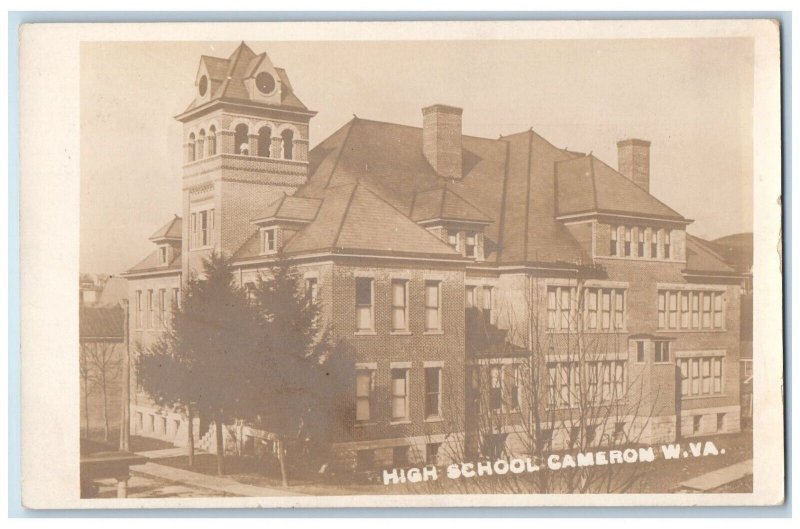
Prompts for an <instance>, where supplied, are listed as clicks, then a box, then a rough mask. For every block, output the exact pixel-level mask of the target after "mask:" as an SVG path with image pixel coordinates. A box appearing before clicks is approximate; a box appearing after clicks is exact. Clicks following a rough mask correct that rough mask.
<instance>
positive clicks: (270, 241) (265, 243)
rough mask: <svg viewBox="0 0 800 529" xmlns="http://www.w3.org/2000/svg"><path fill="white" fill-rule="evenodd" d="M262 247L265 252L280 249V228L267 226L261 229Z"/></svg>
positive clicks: (273, 251)
mask: <svg viewBox="0 0 800 529" xmlns="http://www.w3.org/2000/svg"><path fill="white" fill-rule="evenodd" d="M261 248H262V252H263V253H275V252H277V251H278V228H266V229H264V230H262V231H261Z"/></svg>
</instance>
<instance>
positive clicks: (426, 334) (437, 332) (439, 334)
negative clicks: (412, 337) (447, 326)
mask: <svg viewBox="0 0 800 529" xmlns="http://www.w3.org/2000/svg"><path fill="white" fill-rule="evenodd" d="M422 334H423V336H441V335H443V334H444V331H443V330H441V329H440V330H438V331H425V332H423V333H422Z"/></svg>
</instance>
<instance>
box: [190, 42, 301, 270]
mask: <svg viewBox="0 0 800 529" xmlns="http://www.w3.org/2000/svg"><path fill="white" fill-rule="evenodd" d="M194 88H195V96H194V99H193V101H192V102H191V104H190V105H189V106H188V108H187V109H186V110H184V111H183V112H182V113H181V114H179V115H178V116H176V118H175V119H177V120H178V121H180V122H181V123H183V138H184V143H183V151H184V152H183V218H184V219H186V220H185V221H184V222H183V241H182V260H183V277H184V278H188V277H190V274H193V273H198V272H200V271H201V270H202V259H203V258H204V257H206V256H207V255H208V254H209V253H210V252H211V251H212V250H216V251H218V252H223V253H226V254H228V255H232V254H233V253H234V252H236V250H238V249H239V247H241V245H242V244H243V243H244V242H245V241H246V240H247V239H248V238H249V237H250V236H251V235H252V233H253V230H254V228H253V225H252V224H251V223H250V221H251V220H253V219H254V218H255V217H256V216H257V214H258V213H259V212H260V211H261V210H262V209H263V208H264V207H266V206H267V205H268V204H270V203H271V202H274V201H275V200H277V199H278V198H279V197H280V196H282V195H283V194H284V193H285V194H289V195H291V194H293V193H294V192H295V191H296V190H297V188H298V187H299V186H301V185H303V184H304V183H305V182H306V180H307V179H308V128H309V127H308V124H309V121H310V120H311V118H312V117H314V115H316V112H314V111H311V110H309V109H308V108H306V106H305V105H304V104H303V103H302V102H301V101H300V99H298V97H297V96H296V95H295V93H294V90H293V89H292V85H291V83H290V82H289V77H288V76H287V75H286V72H285V71H284V70H283V69H282V68H277V67H275V65H273V64H272V61H271V60H270V58H269V57H268V56H267V54H266V53H261V54H259V55H256V53H255V52H253V50H251V49H250V48H249V47H248V46H247V45H246V44H245V43H244V42H242V43H241V44H240V45H239V46H238V47H237V48H236V50H235V51H234V52H233V54H232V55H231V56H230V57H228V58H227V59H224V58H220V57H210V56H207V55H203V56H201V57H200V64H199V66H198V69H197V75H196V76H195V81H194Z"/></svg>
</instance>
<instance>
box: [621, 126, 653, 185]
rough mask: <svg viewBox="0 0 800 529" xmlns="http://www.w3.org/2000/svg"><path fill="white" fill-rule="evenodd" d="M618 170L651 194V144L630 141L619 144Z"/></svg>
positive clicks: (634, 140) (635, 140)
mask: <svg viewBox="0 0 800 529" xmlns="http://www.w3.org/2000/svg"><path fill="white" fill-rule="evenodd" d="M617 168H618V170H619V172H620V173H622V174H623V175H625V177H627V178H628V180H630V181H631V182H633V183H634V184H636V185H637V186H639V187H641V188H642V189H644V190H645V191H647V192H648V193H649V192H650V142H649V141H645V140H637V139H629V140H622V141H618V142H617Z"/></svg>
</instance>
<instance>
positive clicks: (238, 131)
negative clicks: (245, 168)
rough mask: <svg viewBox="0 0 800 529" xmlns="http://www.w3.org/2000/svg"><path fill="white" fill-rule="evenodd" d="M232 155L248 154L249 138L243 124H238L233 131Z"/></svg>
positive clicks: (245, 126)
mask: <svg viewBox="0 0 800 529" xmlns="http://www.w3.org/2000/svg"><path fill="white" fill-rule="evenodd" d="M233 153H234V154H244V155H248V154H250V138H249V137H248V128H247V125H245V124H244V123H239V124H238V125H236V128H235V129H234V131H233Z"/></svg>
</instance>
